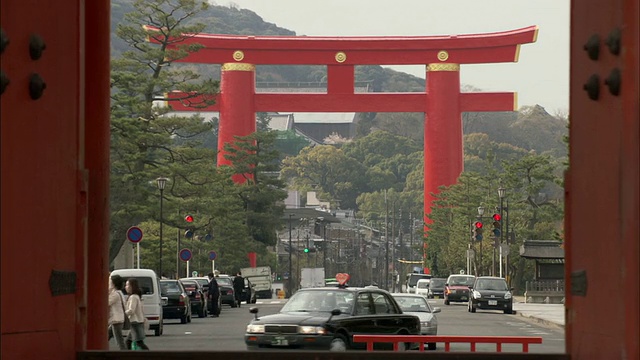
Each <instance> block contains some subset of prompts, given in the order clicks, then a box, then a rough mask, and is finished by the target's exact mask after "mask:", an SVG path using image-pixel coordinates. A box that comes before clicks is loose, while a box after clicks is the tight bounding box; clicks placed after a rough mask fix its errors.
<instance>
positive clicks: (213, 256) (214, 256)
mask: <svg viewBox="0 0 640 360" xmlns="http://www.w3.org/2000/svg"><path fill="white" fill-rule="evenodd" d="M217 257H218V254H216V252H215V251H209V260H211V261H213V260H215V259H216V258H217Z"/></svg>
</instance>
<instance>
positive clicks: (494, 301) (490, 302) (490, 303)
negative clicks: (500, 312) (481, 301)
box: [489, 300, 498, 305]
mask: <svg viewBox="0 0 640 360" xmlns="http://www.w3.org/2000/svg"><path fill="white" fill-rule="evenodd" d="M489 305H498V300H489Z"/></svg>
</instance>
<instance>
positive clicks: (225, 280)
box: [216, 277, 233, 286]
mask: <svg viewBox="0 0 640 360" xmlns="http://www.w3.org/2000/svg"><path fill="white" fill-rule="evenodd" d="M216 282H217V283H218V286H233V283H232V282H231V279H229V278H223V277H217V278H216Z"/></svg>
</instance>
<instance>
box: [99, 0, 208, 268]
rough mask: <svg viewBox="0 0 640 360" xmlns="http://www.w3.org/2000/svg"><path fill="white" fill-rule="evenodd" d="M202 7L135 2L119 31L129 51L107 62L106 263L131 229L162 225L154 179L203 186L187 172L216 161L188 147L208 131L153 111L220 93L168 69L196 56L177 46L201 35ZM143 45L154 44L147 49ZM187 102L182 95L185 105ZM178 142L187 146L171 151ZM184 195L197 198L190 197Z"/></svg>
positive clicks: (191, 120) (160, 0) (196, 120)
mask: <svg viewBox="0 0 640 360" xmlns="http://www.w3.org/2000/svg"><path fill="white" fill-rule="evenodd" d="M207 6H208V5H207V4H206V3H203V2H198V1H193V0H178V1H168V0H154V1H142V0H139V1H135V2H134V3H133V9H134V10H133V11H132V12H130V13H127V14H126V15H125V21H124V22H123V23H122V24H119V25H118V27H117V30H116V33H117V35H118V37H119V38H120V39H121V40H122V41H124V42H125V43H126V44H128V45H129V47H130V50H128V51H124V52H123V53H122V55H121V56H120V57H118V58H116V59H114V60H112V72H111V84H112V106H111V163H112V167H111V199H110V200H111V203H110V206H111V245H110V260H113V259H114V258H115V256H116V254H117V253H118V251H119V249H120V247H121V246H122V243H123V242H124V240H125V237H124V234H125V231H126V229H127V228H128V227H129V226H132V225H136V224H138V223H141V222H143V221H144V220H146V219H149V218H155V219H156V220H159V211H158V209H157V206H158V205H157V204H158V203H159V201H158V200H159V199H158V189H157V188H156V186H155V183H154V182H153V180H154V179H155V178H156V177H158V176H165V177H169V178H170V180H171V181H170V183H171V184H173V185H170V186H171V187H176V186H180V184H181V183H182V182H184V183H187V184H190V185H191V186H194V187H197V186H199V185H202V180H193V179H192V178H193V177H198V175H197V172H196V173H194V172H193V168H189V166H192V165H193V164H196V163H197V164H202V162H206V159H213V157H214V154H213V153H212V152H211V151H210V150H206V149H197V148H193V147H192V146H193V144H191V143H190V142H189V141H188V140H190V139H192V138H194V137H195V136H197V135H198V134H203V133H206V132H210V131H211V124H208V123H204V122H203V121H202V119H201V118H200V117H197V116H189V117H177V116H167V113H168V112H169V111H170V108H169V107H162V106H159V105H158V104H160V103H161V101H163V100H166V99H165V97H164V94H166V93H168V92H170V91H172V90H182V91H185V92H186V93H187V94H191V93H192V92H194V91H197V92H200V93H209V94H212V93H216V92H217V90H218V83H217V82H215V81H211V80H201V79H200V76H199V75H198V74H196V73H194V72H192V71H189V70H186V69H182V68H181V67H180V66H171V67H169V65H171V64H172V63H173V62H175V61H176V60H178V59H180V58H183V57H185V56H187V55H188V54H189V53H191V52H195V51H198V50H199V49H200V46H198V45H190V46H185V45H181V44H180V40H181V39H182V38H183V37H184V35H182V34H184V33H197V32H198V31H200V30H201V29H202V28H203V25H202V24H192V22H191V20H192V19H193V17H194V16H195V15H196V14H197V13H198V12H199V11H202V10H203V9H206V8H207ZM144 25H151V26H155V27H157V28H158V29H159V30H158V31H155V30H151V29H149V28H145V27H143V26H144ZM147 37H151V38H153V39H154V41H155V42H157V43H153V44H152V43H149V42H147V41H146V39H147ZM191 97H193V95H185V96H184V97H183V100H184V101H189V100H190V98H191ZM207 103H209V102H208V101H207ZM179 139H180V140H184V141H182V142H181V144H180V145H176V144H177V143H179V142H178V141H177V140H179ZM200 166H201V165H200ZM198 168H202V169H206V168H210V165H209V166H207V167H198ZM212 176H213V177H215V176H216V175H215V174H212ZM187 193H189V194H191V196H195V197H197V196H199V195H202V194H200V193H198V191H195V190H194V191H188V192H187Z"/></svg>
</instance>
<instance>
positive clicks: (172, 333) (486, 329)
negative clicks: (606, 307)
mask: <svg viewBox="0 0 640 360" xmlns="http://www.w3.org/2000/svg"><path fill="white" fill-rule="evenodd" d="M283 301H284V300H275V299H274V300H260V301H259V303H258V304H257V305H252V306H257V307H258V308H259V309H260V312H259V314H261V315H263V314H271V313H275V312H278V311H279V310H280V308H281V307H282V304H283ZM430 302H431V304H432V306H437V307H440V308H441V309H442V312H441V313H439V314H438V315H437V316H438V335H487V336H540V337H542V339H543V340H542V344H541V345H537V344H536V345H531V346H530V348H529V352H530V353H564V351H565V350H564V349H565V348H564V346H565V345H564V344H565V339H564V330H563V329H561V328H558V327H553V326H545V325H541V324H537V323H533V322H531V321H527V320H526V319H525V318H523V317H520V316H517V315H506V314H503V313H502V312H497V311H482V310H478V311H477V312H476V313H469V312H467V304H466V303H459V304H451V305H449V306H445V305H444V304H443V302H442V300H430ZM249 307H250V306H247V305H246V304H243V305H242V307H241V308H235V309H233V308H230V307H228V306H226V305H225V306H224V307H223V310H222V314H221V316H220V317H218V318H212V317H207V318H198V317H194V318H193V320H192V322H191V323H189V324H184V325H183V324H180V321H179V320H165V327H164V334H163V335H162V336H159V337H155V336H153V335H152V334H151V333H149V334H148V336H147V339H146V343H147V345H148V346H149V347H150V348H151V349H153V350H167V351H180V350H198V351H246V348H245V345H244V339H243V335H244V331H245V328H246V326H247V324H248V323H249V321H250V320H251V319H252V318H253V314H251V313H249ZM110 348H111V349H112V350H117V346H116V345H115V342H114V341H113V340H112V341H111V343H110ZM521 349H522V347H521V345H503V348H502V351H504V352H521ZM451 350H452V351H468V350H469V344H452V345H451ZM435 351H444V346H443V345H442V344H438V349H437V350H435ZM477 351H495V345H488V344H487V345H478V346H477Z"/></svg>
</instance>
